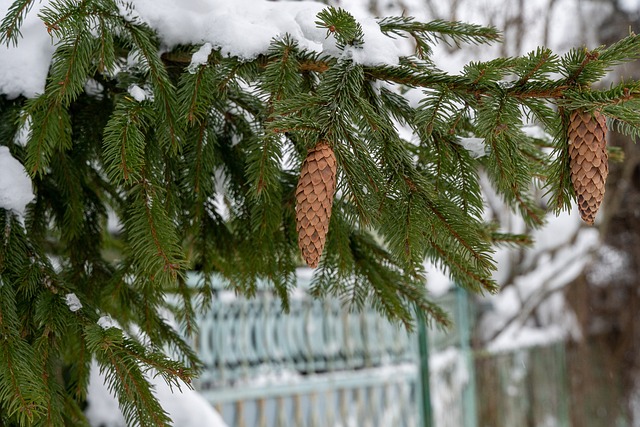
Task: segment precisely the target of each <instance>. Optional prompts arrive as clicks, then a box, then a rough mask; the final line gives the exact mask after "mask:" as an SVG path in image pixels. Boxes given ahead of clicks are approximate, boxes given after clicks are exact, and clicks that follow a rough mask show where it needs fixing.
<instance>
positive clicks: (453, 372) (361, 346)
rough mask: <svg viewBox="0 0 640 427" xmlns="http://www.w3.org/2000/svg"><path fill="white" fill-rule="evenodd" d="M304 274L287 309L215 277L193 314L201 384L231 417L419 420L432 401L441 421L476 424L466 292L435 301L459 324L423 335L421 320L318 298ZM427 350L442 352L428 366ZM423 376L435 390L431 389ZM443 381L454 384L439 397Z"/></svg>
mask: <svg viewBox="0 0 640 427" xmlns="http://www.w3.org/2000/svg"><path fill="white" fill-rule="evenodd" d="M194 280H195V279H194ZM308 282H309V280H308V279H305V278H300V279H299V280H298V288H297V290H296V292H295V294H294V295H293V297H292V299H291V301H290V311H289V313H286V314H285V313H283V312H282V309H281V305H280V301H279V299H278V298H277V296H275V295H273V294H272V293H271V292H269V291H267V290H266V289H267V288H266V287H262V288H261V289H262V290H261V291H259V292H258V294H257V295H256V297H255V298H252V299H245V298H242V297H236V296H235V295H234V294H233V293H232V292H229V291H227V290H225V288H224V286H223V284H222V283H220V284H219V285H218V286H217V287H216V298H215V299H214V301H213V304H212V306H211V309H210V310H209V311H208V312H207V313H205V314H203V315H202V317H201V319H199V327H200V332H199V335H198V338H197V341H196V348H197V351H198V353H199V355H200V357H201V359H202V361H203V363H204V365H205V370H204V373H203V374H202V375H201V377H200V378H199V380H198V383H197V387H198V389H199V390H200V392H201V393H202V394H203V395H204V396H205V397H206V398H207V399H208V400H209V401H210V402H211V403H212V404H213V405H214V406H215V407H216V408H217V410H218V411H219V412H220V414H221V415H222V417H223V418H224V420H225V421H226V422H227V423H228V425H229V426H230V427H245V426H258V427H267V426H268V427H271V426H278V427H288V426H296V427H302V426H317V427H325V426H327V427H334V426H335V427H338V426H339V427H351V426H353V427H361V426H371V427H374V426H385V427H386V426H394V427H405V426H406V427H424V426H431V425H432V424H431V421H430V419H433V418H434V414H433V413H432V412H431V411H432V410H433V411H434V412H435V417H436V418H438V419H447V416H448V417H449V418H450V422H447V421H445V422H444V423H440V424H438V427H449V426H451V427H461V426H466V427H473V425H474V424H473V420H471V419H470V418H469V417H468V416H467V419H466V420H465V412H469V411H472V412H475V409H474V408H473V402H474V397H473V392H471V391H470V386H472V384H473V375H469V372H470V371H469V369H470V366H471V363H472V362H471V359H470V353H469V351H468V331H469V327H468V317H466V313H467V308H466V305H465V304H466V298H465V296H464V294H462V293H458V292H454V293H452V294H450V295H448V296H447V297H445V298H443V299H442V301H440V302H441V304H443V305H444V306H445V307H447V308H448V309H449V310H450V311H451V313H452V315H453V320H454V325H455V327H454V329H453V330H450V331H448V333H444V332H443V331H440V330H432V331H430V332H429V334H428V337H429V339H428V341H427V340H426V337H427V334H426V330H425V328H424V325H423V324H421V325H420V327H419V328H418V331H417V333H413V334H409V333H407V332H406V331H405V330H404V329H402V328H400V327H398V326H396V325H393V324H391V323H389V322H388V321H386V320H385V319H384V318H383V317H381V316H380V315H379V314H378V313H377V312H375V311H373V310H372V309H365V310H364V311H362V312H352V311H349V310H347V309H345V308H344V307H343V306H342V305H341V304H340V302H339V301H338V300H331V299H330V300H325V301H319V300H315V299H313V298H311V297H310V296H309V295H308V294H307V293H306V289H307V288H308V285H309V283H308ZM428 351H430V353H431V360H432V361H436V362H438V361H439V360H441V361H442V363H436V364H437V365H438V366H434V367H432V369H431V370H429V367H428V361H429V355H428ZM439 355H442V357H441V358H440V359H439V358H438V357H439ZM434 368H435V369H434ZM427 379H430V381H429V382H430V383H431V384H432V387H437V390H436V391H438V392H439V393H432V396H429V393H428V392H429V390H428V387H425V382H427ZM456 386H457V387H458V388H457V389H456ZM445 389H446V390H449V391H451V390H453V391H452V392H450V393H449V394H446V393H445V395H446V396H444V397H443V394H442V393H440V392H441V391H443V390H445ZM430 400H431V401H432V402H436V404H435V405H430V403H429V401H430Z"/></svg>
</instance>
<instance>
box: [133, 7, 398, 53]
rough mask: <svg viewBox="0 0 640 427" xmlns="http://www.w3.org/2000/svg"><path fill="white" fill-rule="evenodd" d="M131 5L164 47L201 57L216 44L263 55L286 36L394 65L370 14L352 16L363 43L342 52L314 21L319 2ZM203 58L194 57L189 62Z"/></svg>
mask: <svg viewBox="0 0 640 427" xmlns="http://www.w3.org/2000/svg"><path fill="white" fill-rule="evenodd" d="M132 5H133V7H134V10H133V11H131V10H124V9H123V10H122V11H123V14H125V15H126V16H129V17H130V19H139V20H141V21H143V22H145V23H147V24H148V25H149V26H151V27H152V28H154V29H155V30H157V31H158V33H159V36H160V40H161V41H162V42H163V44H164V45H165V47H166V48H167V49H170V48H171V47H174V46H176V45H179V44H203V47H204V46H207V47H205V48H204V50H203V51H202V52H199V53H200V54H202V55H204V54H205V52H206V51H207V50H208V49H211V48H218V49H220V52H221V53H222V55H224V56H235V57H238V58H240V59H242V60H251V59H254V58H256V57H257V56H258V55H259V54H262V53H266V52H267V51H268V49H269V45H270V43H271V41H272V40H273V39H282V38H283V37H284V35H285V34H289V35H290V36H291V37H292V38H293V39H294V40H296V41H297V42H298V44H299V46H300V47H301V48H303V49H307V50H310V51H313V52H323V53H325V54H329V55H333V56H342V55H345V56H346V57H350V58H352V59H353V60H354V61H355V62H357V63H361V64H365V65H374V64H397V63H398V56H399V52H398V44H397V42H396V41H394V40H393V39H391V38H389V37H386V36H385V35H384V34H382V32H381V31H380V28H379V26H378V23H377V22H376V21H375V20H374V19H372V18H371V17H369V16H359V17H358V16H356V18H360V24H361V25H362V28H363V30H364V46H363V47H362V48H361V49H359V48H351V47H349V48H347V49H345V52H341V51H340V50H339V49H338V48H337V47H336V45H335V41H334V39H333V38H332V37H329V38H327V37H326V30H324V29H321V28H318V27H317V26H316V24H315V21H316V20H317V18H316V16H317V14H318V13H319V12H320V11H321V10H322V9H324V8H325V7H326V5H324V4H322V3H319V2H313V1H297V2H292V1H282V2H270V1H261V0H237V1H235V2H229V1H226V0H189V1H183V2H182V3H181V7H180V8H176V7H175V1H174V0H134V1H133V2H132ZM347 10H348V9H347ZM209 53H210V50H209ZM207 56H208V53H207ZM205 60H206V58H205ZM202 62H203V59H202V58H201V57H198V58H196V60H195V61H194V62H192V65H193V64H194V63H196V64H197V63H202Z"/></svg>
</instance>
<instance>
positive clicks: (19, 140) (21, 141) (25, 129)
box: [13, 116, 31, 147]
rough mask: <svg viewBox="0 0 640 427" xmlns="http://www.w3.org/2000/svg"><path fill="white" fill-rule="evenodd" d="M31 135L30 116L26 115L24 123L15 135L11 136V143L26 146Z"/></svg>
mask: <svg viewBox="0 0 640 427" xmlns="http://www.w3.org/2000/svg"><path fill="white" fill-rule="evenodd" d="M30 135H31V116H28V117H27V119H26V120H25V121H24V124H23V125H22V126H20V128H19V129H18V131H17V132H16V134H15V136H14V137H13V143H14V144H16V145H19V146H21V147H26V146H27V142H28V141H29V136H30Z"/></svg>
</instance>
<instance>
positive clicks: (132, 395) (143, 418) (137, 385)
mask: <svg viewBox="0 0 640 427" xmlns="http://www.w3.org/2000/svg"><path fill="white" fill-rule="evenodd" d="M85 334H86V335H87V342H88V345H89V348H90V350H91V351H92V352H94V353H95V355H96V359H97V361H98V364H99V365H100V372H101V373H103V374H105V378H106V381H107V382H108V386H109V389H110V391H112V392H115V394H116V395H117V397H118V402H119V404H120V408H121V410H122V414H123V415H124V417H125V419H126V421H127V424H129V425H133V424H140V425H142V426H154V427H160V426H162V427H164V426H169V425H170V419H169V416H168V415H167V413H166V412H165V411H164V410H163V409H162V407H161V406H160V404H159V403H158V401H157V399H156V398H155V397H154V396H153V393H152V392H151V386H150V385H149V383H148V382H147V380H146V379H145V378H144V375H143V371H142V370H141V368H140V365H139V364H140V362H139V361H138V360H139V359H138V358H140V357H144V354H145V351H144V349H143V348H142V347H141V346H137V345H136V344H135V343H134V342H133V341H131V340H128V339H126V338H124V337H123V336H122V331H120V330H117V329H115V328H110V329H107V330H101V329H100V327H99V326H97V325H91V326H86V327H85ZM134 417H135V418H134Z"/></svg>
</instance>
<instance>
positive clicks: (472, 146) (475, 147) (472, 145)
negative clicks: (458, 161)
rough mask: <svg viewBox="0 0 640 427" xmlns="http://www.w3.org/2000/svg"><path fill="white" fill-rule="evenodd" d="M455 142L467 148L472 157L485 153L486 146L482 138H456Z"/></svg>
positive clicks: (481, 155) (478, 156)
mask: <svg viewBox="0 0 640 427" xmlns="http://www.w3.org/2000/svg"><path fill="white" fill-rule="evenodd" d="M456 143H458V144H459V145H461V146H462V147H463V148H464V149H465V150H467V151H468V152H469V154H470V155H471V157H473V158H474V159H477V158H480V157H483V156H486V155H487V146H486V144H485V142H484V138H458V139H457V140H456Z"/></svg>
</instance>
